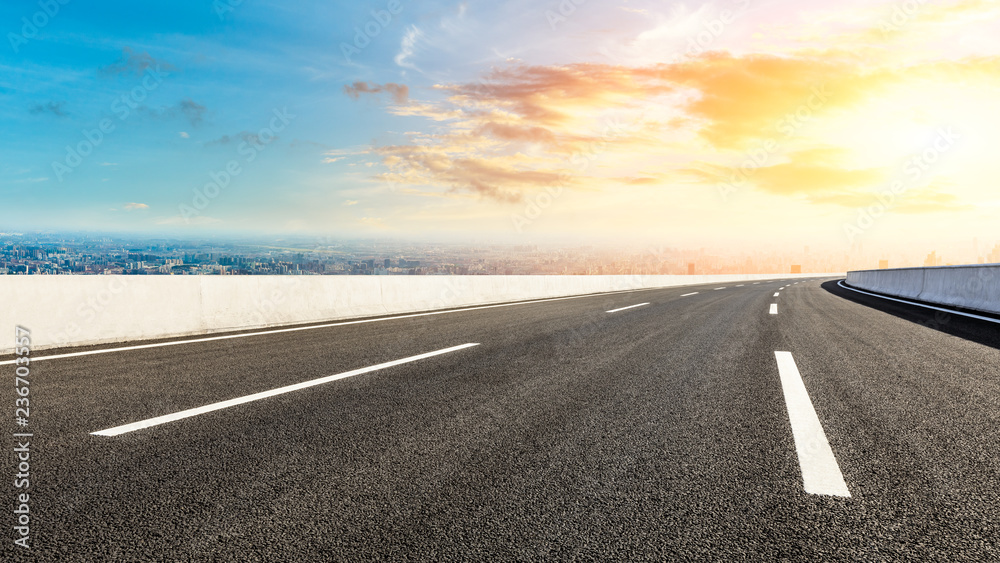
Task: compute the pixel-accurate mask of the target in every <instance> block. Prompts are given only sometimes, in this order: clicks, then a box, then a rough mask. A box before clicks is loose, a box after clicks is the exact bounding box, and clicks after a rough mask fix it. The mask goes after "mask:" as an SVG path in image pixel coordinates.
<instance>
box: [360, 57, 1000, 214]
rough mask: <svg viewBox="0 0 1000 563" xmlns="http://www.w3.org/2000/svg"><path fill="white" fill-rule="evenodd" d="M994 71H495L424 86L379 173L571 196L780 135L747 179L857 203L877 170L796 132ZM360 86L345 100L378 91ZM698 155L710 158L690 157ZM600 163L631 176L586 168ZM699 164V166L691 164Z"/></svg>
mask: <svg viewBox="0 0 1000 563" xmlns="http://www.w3.org/2000/svg"><path fill="white" fill-rule="evenodd" d="M998 70H1000V59H997V58H992V57H984V58H979V59H970V60H964V61H961V62H958V63H948V64H945V63H941V62H938V61H930V62H925V63H913V64H912V65H910V66H909V67H906V68H898V67H888V68H883V67H878V66H872V63H870V62H869V61H867V60H865V59H864V58H863V57H860V56H856V55H853V54H849V53H843V52H839V51H829V52H801V53H799V54H797V55H795V56H772V55H746V56H736V55H732V54H726V53H718V52H714V53H706V54H704V55H702V56H700V57H697V58H694V59H690V60H687V61H684V62H680V63H673V64H659V65H652V66H647V67H627V66H621V65H608V64H592V63H579V64H570V65H559V66H527V65H515V66H511V67H507V68H503V69H497V70H493V71H492V72H490V73H488V74H487V75H486V76H485V77H484V79H483V80H482V81H479V82H475V83H467V84H451V85H438V86H436V87H435V88H434V90H433V91H435V92H438V93H442V94H444V97H443V98H439V99H437V100H421V101H410V102H408V103H406V104H399V105H397V106H395V107H393V109H392V110H391V111H392V112H393V113H395V114H398V115H407V116H423V117H426V118H428V119H430V120H433V122H434V124H435V125H434V129H432V130H431V131H430V132H422V133H411V134H409V135H410V139H411V142H410V143H409V144H403V145H395V146H387V147H379V148H376V149H373V150H372V151H371V152H372V153H373V154H375V155H377V156H378V157H379V158H381V163H382V165H383V166H384V167H385V168H386V169H387V172H386V173H384V174H382V175H380V176H379V177H381V178H382V179H385V180H391V181H393V182H398V183H403V184H409V185H414V186H425V187H438V188H444V189H446V190H448V191H450V192H453V193H457V192H466V193H471V194H477V195H479V196H482V197H485V198H488V199H492V200H496V201H500V202H512V201H518V200H519V199H520V198H521V197H522V196H523V194H525V193H530V192H531V191H533V190H538V189H541V188H545V187H548V186H553V185H556V184H566V183H567V179H572V181H570V182H568V184H569V185H570V186H571V187H576V188H580V189H608V186H614V185H617V186H624V187H626V188H627V187H628V186H647V185H652V184H654V183H660V182H663V181H664V179H666V178H673V179H675V180H677V179H679V178H680V177H681V176H679V174H680V175H686V178H687V179H688V180H690V179H694V180H695V181H708V182H717V181H720V180H724V179H726V178H728V177H729V176H730V175H731V174H732V173H733V172H734V171H736V170H737V169H736V168H735V167H733V166H732V165H730V164H727V163H725V162H722V163H718V162H716V163H714V164H712V163H710V161H711V160H716V161H718V160H719V159H720V158H721V159H722V160H726V159H728V158H729V157H731V156H733V155H734V154H735V153H734V151H743V150H745V149H747V148H748V147H750V146H751V145H755V144H756V143H758V142H759V141H761V140H764V139H778V140H779V141H781V142H782V144H781V146H780V149H779V150H778V151H777V152H776V153H775V154H774V155H773V158H774V159H775V160H771V161H770V162H779V163H778V164H770V162H768V163H767V164H769V165H767V166H764V165H761V166H759V167H756V168H755V169H754V170H753V173H752V178H751V183H752V184H753V185H755V186H756V187H757V188H758V189H760V190H762V191H765V192H768V193H771V194H776V195H783V196H790V197H797V196H805V197H806V199H807V200H808V201H811V202H815V203H838V204H841V205H853V204H854V203H855V202H857V201H860V200H859V197H863V196H864V193H865V188H868V187H871V186H874V185H876V184H877V183H878V182H880V181H882V180H883V178H884V174H883V172H882V171H881V170H880V169H879V168H873V167H870V166H869V167H865V168H851V167H849V166H847V165H845V162H846V160H845V159H844V158H841V157H842V155H840V154H839V153H837V151H836V150H831V149H823V150H818V151H816V150H814V151H807V150H805V151H804V150H801V145H802V144H806V145H808V144H810V143H809V142H808V139H806V140H802V139H796V138H798V137H801V136H802V135H803V132H802V131H800V128H804V126H805V125H806V124H808V123H813V122H814V121H820V120H822V119H823V118H825V117H829V116H832V115H837V114H838V112H843V111H849V110H850V109H851V108H853V107H856V106H858V105H859V104H861V103H862V102H866V101H867V100H869V99H874V98H877V97H878V95H879V94H881V93H884V92H887V91H889V90H890V87H893V86H898V85H901V84H906V85H912V84H914V83H915V82H914V81H920V80H924V81H926V80H942V79H943V78H945V77H954V76H964V77H974V76H992V77H995V76H997V74H996V73H997V71H998ZM359 84H361V86H359V85H358V84H356V85H355V87H354V88H353V90H352V91H353V92H355V94H354V95H359V93H360V92H371V91H375V90H376V89H377V88H385V87H378V86H371V85H367V84H364V83H359ZM362 86H363V87H362ZM388 86H389V85H386V87H388ZM345 90H346V89H345ZM647 113H651V114H653V117H648V116H647ZM612 116H613V117H612ZM602 119H603V122H602ZM791 140H794V141H795V142H791ZM785 141H789V142H787V143H785ZM811 144H815V142H813V143H811ZM786 145H787V146H786ZM699 151H700V152H701V154H702V155H703V156H713V157H714V158H698V156H697V153H698V152H699ZM685 153H689V154H690V153H694V154H692V156H690V157H689V160H688V161H687V162H683V161H680V160H678V159H677V158H676V157H674V158H671V157H672V155H677V154H685ZM651 154H656V155H658V156H664V157H666V158H664V159H663V161H664V162H662V163H658V164H656V165H651V164H650V161H649V159H647V160H645V161H641V158H636V156H637V155H638V156H640V157H641V155H651ZM597 156H601V157H607V158H608V159H610V160H614V161H615V165H618V166H625V167H626V169H615V170H612V169H611V168H612V167H611V165H608V166H607V167H602V166H590V161H591V160H594V159H595V158H597ZM739 158H740V159H742V158H743V157H739ZM694 159H697V160H700V161H702V162H701V163H700V164H692V163H691V162H690V160H694ZM670 160H672V162H669V161H670ZM762 164H763V163H762ZM891 165H892V163H886V167H888V166H891ZM628 166H634V168H632V169H628V168H627V167H628ZM640 170H653V172H652V173H646V172H640Z"/></svg>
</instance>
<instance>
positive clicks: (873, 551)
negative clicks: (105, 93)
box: [0, 280, 1000, 561]
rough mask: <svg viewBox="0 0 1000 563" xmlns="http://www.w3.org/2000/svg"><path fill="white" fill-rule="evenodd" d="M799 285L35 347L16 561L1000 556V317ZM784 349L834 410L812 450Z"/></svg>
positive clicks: (4, 370) (821, 409)
mask: <svg viewBox="0 0 1000 563" xmlns="http://www.w3.org/2000/svg"><path fill="white" fill-rule="evenodd" d="M786 283H791V281H789V282H785V283H782V282H764V283H759V284H753V283H751V282H747V283H745V284H742V287H737V286H736V285H735V284H726V287H725V289H718V290H717V289H715V287H721V286H701V287H693V288H692V287H686V288H672V289H662V290H650V291H640V292H632V293H619V294H614V295H602V296H591V297H585V298H577V299H563V300H553V301H546V302H540V303H531V304H520V305H514V306H506V307H492V308H483V309H476V310H470V311H463V312H453V313H448V314H442V315H430V316H418V317H410V318H404V319H395V320H392V319H390V320H382V321H378V322H370V323H362V324H347V325H342V326H336V327H328V328H316V329H310V330H302V331H296V332H285V333H277V334H267V335H256V336H248V337H241V338H234V339H224V340H213V341H209V342H201V343H192V344H183V345H174V346H166V347H154V348H147V349H141V350H131V351H119V352H113V353H106V354H95V355H85V356H76V357H68V358H62V359H53V360H48V361H36V362H35V363H34V364H33V365H32V374H31V376H30V377H31V380H32V384H31V416H30V428H29V430H30V431H31V432H32V433H33V437H31V438H30V443H31V445H30V480H31V486H30V488H29V489H28V491H29V492H30V517H31V521H30V543H31V545H32V547H31V549H30V550H24V549H22V548H20V547H17V546H15V545H14V544H13V540H14V539H15V537H17V535H16V532H14V531H12V525H13V523H14V521H15V515H14V514H13V513H12V511H13V508H14V506H15V502H14V498H15V496H16V494H17V493H18V492H19V491H18V490H16V489H14V488H13V487H12V486H11V485H10V484H8V485H7V486H6V487H5V489H6V493H5V494H6V495H8V497H9V501H7V502H4V503H3V506H7V507H10V508H8V509H7V512H8V514H7V515H6V516H3V519H4V520H3V521H4V522H7V523H8V524H11V525H8V526H6V527H5V529H7V530H8V531H7V532H6V536H5V537H6V539H5V540H4V541H3V547H2V548H0V559H3V560H37V561H101V560H114V561H146V560H150V561H183V560H220V561H309V560H326V561H410V560H413V561H461V560H475V561H506V560H520V561H535V560H578V561H612V560H614V561H637V560H650V561H664V560H689V561H690V560H705V561H740V560H747V561H762V560H767V561H771V560H789V561H816V560H854V561H856V560H863V561H880V560H885V561H898V560H913V561H961V560H965V561H996V560H1000V456H998V455H997V452H998V451H1000V325H998V324H991V323H987V322H985V321H974V320H970V319H963V318H960V317H957V316H947V315H945V316H942V315H940V314H938V313H936V312H934V311H927V310H921V309H919V308H916V307H910V306H906V305H901V304H897V303H888V302H883V301H881V300H879V299H878V298H875V297H869V296H862V295H860V294H852V293H851V292H849V291H847V290H844V289H842V288H840V287H837V285H836V284H835V282H832V281H827V280H812V281H802V282H800V283H796V284H794V285H788V286H787V287H784V286H786ZM782 287H784V289H781V290H780V291H779V288H782ZM695 291H697V292H698V293H697V294H695V295H687V294H689V293H692V292H695ZM776 292H778V293H779V295H778V296H777V297H775V296H774V293H776ZM642 303H648V304H645V305H641V306H637V307H632V308H629V309H624V310H620V311H617V312H614V313H608V312H606V311H609V310H614V309H618V308H623V307H629V306H632V305H639V304H642ZM772 304H777V312H776V314H772V312H771V311H772V308H771V306H772ZM29 328H30V327H29ZM467 343H476V344H478V345H477V346H472V347H468V348H464V349H461V350H456V351H452V352H448V353H443V354H440V355H436V356H433V357H427V358H423V359H419V360H415V361H411V362H408V363H405V364H402V365H396V366H392V367H387V368H384V369H380V370H377V371H371V372H367V373H361V374H358V375H355V376H353V377H348V378H344V379H339V380H336V381H331V382H327V383H324V384H321V385H316V386H312V387H309V388H305V389H300V390H295V391H291V392H288V393H284V394H280V395H277V396H273V397H269V398H263V399H260V400H257V401H253V402H248V403H244V404H240V405H236V406H232V407H229V408H224V409H220V410H215V411H213V412H207V413H204V414H198V415H196V416H190V417H187V418H182V419H179V420H173V421H170V422H166V423H163V424H160V425H157V426H153V427H150V428H145V429H140V430H136V431H132V432H126V433H123V434H121V435H117V436H101V435H93V434H92V433H93V432H97V431H102V430H106V429H111V428H114V427H118V426H120V425H125V424H130V423H134V422H138V421H143V420H146V419H150V418H153V417H159V416H163V415H168V414H172V413H177V412H179V411H184V410H185V409H192V408H196V407H201V406H204V405H208V404H211V403H215V402H218V401H224V400H228V399H233V398H238V397H244V396H247V395H251V394H254V393H259V392H262V391H267V390H271V389H276V388H280V387H283V386H287V385H290V384H295V383H300V382H307V381H311V380H315V379H317V378H322V377H325V376H330V375H334V374H341V373H344V372H349V371H351V370H356V369H359V368H365V367H369V366H374V365H377V364H381V363H385V362H390V361H393V360H399V359H403V358H408V357H411V356H415V355H419V354H424V353H427V352H433V351H438V350H442V349H446V348H450V347H453V346H459V345H462V344H467ZM775 352H789V353H790V355H791V358H793V362H794V366H796V367H797V370H798V373H799V375H800V380H801V382H802V383H804V385H805V388H806V389H807V390H808V397H807V398H806V401H807V402H808V401H809V400H811V406H812V412H815V416H816V418H817V419H818V423H820V424H821V425H822V431H821V432H820V434H823V433H825V436H822V437H821V438H825V440H821V439H819V438H817V437H816V436H815V435H813V436H810V437H809V440H808V443H807V444H805V445H804V447H806V449H807V450H808V451H807V452H805V454H803V452H802V451H800V446H799V445H798V444H797V443H796V441H795V439H794V431H795V429H794V428H793V422H792V419H791V418H790V414H789V413H790V411H791V410H792V404H791V403H790V402H789V401H791V399H788V400H786V394H785V392H784V391H783V377H784V376H783V375H781V374H779V364H778V361H777V360H776V357H777V356H776V354H775ZM52 353H55V352H39V353H38V354H37V356H45V355H49V354H52ZM7 359H9V358H7ZM0 374H2V375H3V377H4V378H9V379H13V377H14V370H13V367H12V366H9V365H5V366H0ZM785 375H788V374H787V373H786V374H785ZM794 379H795V378H794V377H792V378H791V379H789V380H788V381H792V380H794ZM0 387H2V388H3V389H4V391H3V394H2V400H3V401H4V402H5V404H9V405H11V408H13V405H14V400H15V396H14V394H13V392H12V386H11V385H3V386H0ZM798 406H799V407H802V405H798ZM806 410H809V409H806ZM8 427H9V428H11V429H12V430H11V432H15V431H17V430H13V429H14V428H16V427H15V426H13V424H12V423H8ZM22 430H23V429H22ZM823 441H825V443H826V444H828V446H829V448H828V451H830V452H832V454H833V456H835V460H834V461H833V463H832V465H831V464H830V463H829V459H833V458H832V457H831V458H829V459H828V460H827V462H824V461H822V459H820V461H818V462H817V461H815V460H813V461H809V460H808V459H806V461H803V459H804V458H803V455H805V456H806V458H808V457H809V455H811V453H810V452H812V453H815V452H817V451H818V452H820V453H822V451H821V450H822V448H820V447H819V446H816V444H817V443H818V442H823ZM7 443H8V444H9V446H8V447H6V448H5V450H6V457H5V460H6V462H5V464H4V466H3V467H4V469H3V471H4V472H6V473H7V475H6V476H5V478H4V479H3V481H4V482H8V483H12V481H13V480H14V478H15V476H14V474H15V472H16V470H17V460H16V459H15V457H14V456H15V455H16V454H15V453H14V452H13V449H14V446H16V445H17V444H16V443H15V442H14V438H8V440H7ZM820 458H822V456H820ZM810 459H812V458H810ZM807 461H808V462H809V463H812V464H815V463H819V464H820V465H823V464H824V463H826V465H825V466H824V467H819V468H818V469H819V470H821V471H826V472H828V473H834V474H835V475H836V476H838V477H840V478H842V480H843V481H842V482H843V483H844V484H846V487H847V489H849V494H850V496H835V495H832V494H813V493H810V492H807V491H806V490H805V486H804V474H805V473H806V472H808V471H810V470H813V469H817V468H816V467H805V465H806V462H807Z"/></svg>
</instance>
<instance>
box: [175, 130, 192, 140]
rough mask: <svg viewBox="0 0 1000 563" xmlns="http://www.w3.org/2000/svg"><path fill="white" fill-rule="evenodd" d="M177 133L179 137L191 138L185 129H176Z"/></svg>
mask: <svg viewBox="0 0 1000 563" xmlns="http://www.w3.org/2000/svg"><path fill="white" fill-rule="evenodd" d="M177 134H178V135H180V137H181V139H190V138H191V135H188V134H187V132H186V131H178V132H177Z"/></svg>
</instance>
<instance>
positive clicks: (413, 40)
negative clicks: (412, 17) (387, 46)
mask: <svg viewBox="0 0 1000 563" xmlns="http://www.w3.org/2000/svg"><path fill="white" fill-rule="evenodd" d="M423 35H424V34H423V32H421V31H420V28H418V27H417V26H415V25H411V26H410V27H409V28H408V29H407V30H406V34H405V35H403V40H402V41H401V42H400V45H399V53H397V54H396V57H395V58H394V59H393V60H394V61H395V62H396V64H397V65H399V66H401V67H405V68H411V69H413V70H420V69H418V68H417V67H416V66H415V65H414V64H413V63H411V62H410V61H409V59H410V58H411V57H412V56H413V54H414V53H415V52H416V48H417V40H419V39H420V38H421V37H423Z"/></svg>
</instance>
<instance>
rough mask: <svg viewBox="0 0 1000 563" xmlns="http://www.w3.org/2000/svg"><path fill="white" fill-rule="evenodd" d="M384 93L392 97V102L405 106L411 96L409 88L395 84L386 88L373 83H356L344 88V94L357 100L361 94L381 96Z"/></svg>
mask: <svg viewBox="0 0 1000 563" xmlns="http://www.w3.org/2000/svg"><path fill="white" fill-rule="evenodd" d="M383 92H385V93H388V94H389V95H390V96H391V97H392V101H393V102H395V103H397V104H405V103H406V101H407V100H408V99H409V96H410V88H409V87H408V86H406V85H405V84H396V83H394V82H387V83H386V84H385V85H384V86H380V85H378V84H375V83H373V82H355V83H354V84H350V85H347V86H344V93H345V94H347V95H348V96H350V97H351V98H353V99H355V100H357V99H358V98H360V97H361V94H381V93H383Z"/></svg>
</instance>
